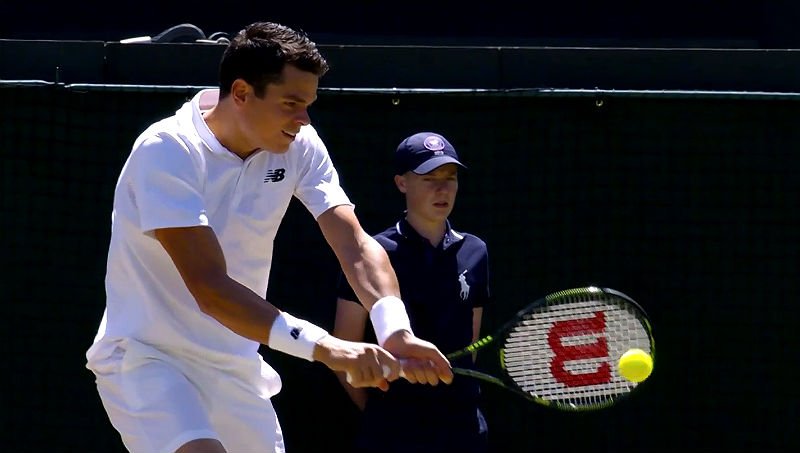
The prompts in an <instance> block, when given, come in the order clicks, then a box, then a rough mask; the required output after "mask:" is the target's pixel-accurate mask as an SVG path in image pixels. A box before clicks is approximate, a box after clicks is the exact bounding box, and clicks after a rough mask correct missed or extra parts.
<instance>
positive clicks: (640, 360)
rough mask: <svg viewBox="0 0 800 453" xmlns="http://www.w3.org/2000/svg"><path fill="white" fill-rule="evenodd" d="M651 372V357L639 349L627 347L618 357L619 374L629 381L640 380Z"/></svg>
mask: <svg viewBox="0 0 800 453" xmlns="http://www.w3.org/2000/svg"><path fill="white" fill-rule="evenodd" d="M652 372H653V358H652V357H650V354H648V353H646V352H644V351H643V350H641V349H637V348H634V349H629V350H628V351H627V352H626V353H625V354H622V357H620V358H619V374H621V375H622V377H624V378H625V379H627V380H629V381H631V382H642V381H643V380H645V379H647V377H648V376H650V373H652Z"/></svg>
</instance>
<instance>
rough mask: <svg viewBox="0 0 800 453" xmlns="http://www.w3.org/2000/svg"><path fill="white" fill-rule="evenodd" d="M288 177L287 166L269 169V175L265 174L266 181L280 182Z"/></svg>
mask: <svg viewBox="0 0 800 453" xmlns="http://www.w3.org/2000/svg"><path fill="white" fill-rule="evenodd" d="M285 177H286V169H285V168H276V169H275V170H267V175H266V176H264V182H278V181H283V178H285Z"/></svg>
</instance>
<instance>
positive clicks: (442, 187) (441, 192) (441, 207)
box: [396, 164, 458, 222]
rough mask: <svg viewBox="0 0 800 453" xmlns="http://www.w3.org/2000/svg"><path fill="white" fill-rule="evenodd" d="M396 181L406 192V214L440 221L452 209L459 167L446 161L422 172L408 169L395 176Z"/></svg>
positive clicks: (401, 189)
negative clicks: (424, 172)
mask: <svg viewBox="0 0 800 453" xmlns="http://www.w3.org/2000/svg"><path fill="white" fill-rule="evenodd" d="M396 183H397V188H398V189H400V191H401V192H403V193H405V194H406V208H407V209H408V213H409V215H414V216H417V217H419V218H420V219H422V220H426V221H429V222H442V221H444V220H446V219H447V217H448V216H449V215H450V213H451V212H453V206H454V205H455V201H456V194H457V192H458V166H457V165H456V164H445V165H442V166H441V167H438V168H436V169H435V170H433V171H432V172H430V173H427V174H424V175H418V174H416V173H414V172H411V171H410V172H407V173H406V174H404V175H401V176H398V177H397V179H396Z"/></svg>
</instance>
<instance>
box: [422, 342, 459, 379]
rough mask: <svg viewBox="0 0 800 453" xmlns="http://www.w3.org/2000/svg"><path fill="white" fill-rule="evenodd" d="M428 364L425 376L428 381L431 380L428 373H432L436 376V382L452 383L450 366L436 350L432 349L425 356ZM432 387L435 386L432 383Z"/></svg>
mask: <svg viewBox="0 0 800 453" xmlns="http://www.w3.org/2000/svg"><path fill="white" fill-rule="evenodd" d="M426 356H427V359H428V364H429V365H430V368H429V369H427V370H426V376H428V380H429V381H430V380H431V378H430V376H429V374H428V373H433V374H435V375H436V378H435V380H436V382H438V381H442V382H444V383H445V384H450V383H451V382H453V370H452V368H451V366H450V361H449V360H447V358H446V357H445V356H444V354H442V353H441V352H439V350H438V349H435V348H434V349H433V350H431V351H429V352H428V353H427V354H426ZM432 385H435V384H433V383H432Z"/></svg>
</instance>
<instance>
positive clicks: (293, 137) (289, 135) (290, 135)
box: [281, 130, 297, 140]
mask: <svg viewBox="0 0 800 453" xmlns="http://www.w3.org/2000/svg"><path fill="white" fill-rule="evenodd" d="M281 132H283V135H285V136H287V137H289V139H291V140H294V139H295V137H297V134H292V133H290V132H286V131H284V130H282V131H281Z"/></svg>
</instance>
